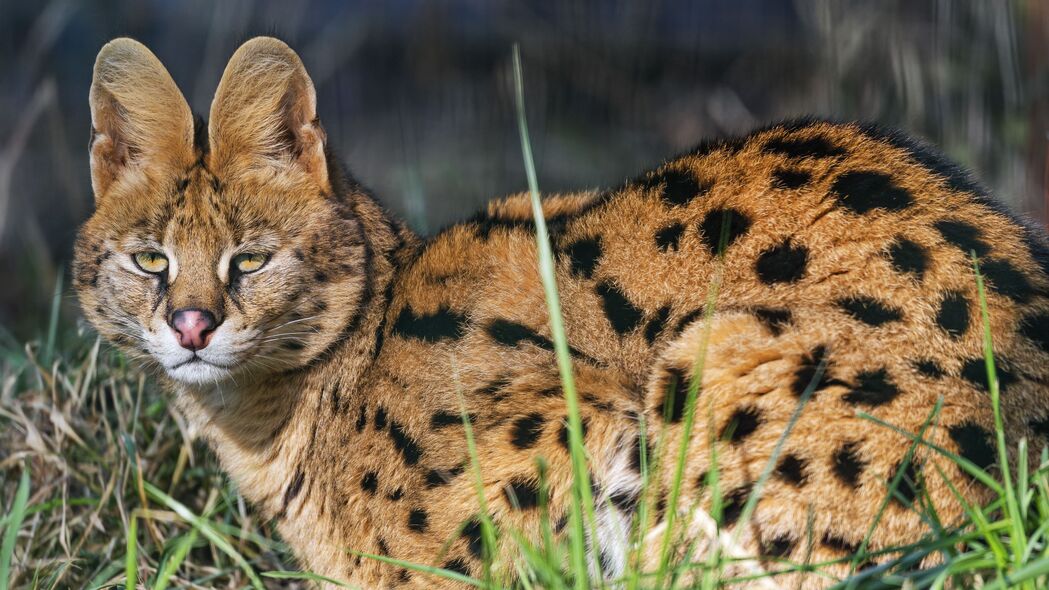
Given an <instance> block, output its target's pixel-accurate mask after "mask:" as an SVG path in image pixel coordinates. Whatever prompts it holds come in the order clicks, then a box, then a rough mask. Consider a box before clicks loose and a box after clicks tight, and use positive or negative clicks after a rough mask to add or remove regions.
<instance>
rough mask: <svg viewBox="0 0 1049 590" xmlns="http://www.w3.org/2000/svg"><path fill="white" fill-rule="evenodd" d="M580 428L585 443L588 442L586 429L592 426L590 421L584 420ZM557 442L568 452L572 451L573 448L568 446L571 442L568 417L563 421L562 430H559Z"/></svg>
mask: <svg viewBox="0 0 1049 590" xmlns="http://www.w3.org/2000/svg"><path fill="white" fill-rule="evenodd" d="M580 426H581V427H582V429H581V430H580V432H579V433H580V434H581V435H582V438H583V442H586V429H587V428H588V427H589V426H590V420H588V419H586V418H583V419H582V421H581V422H580ZM557 441H558V442H559V443H561V446H562V447H564V449H565V450H566V451H568V450H571V448H572V447H571V446H570V445H569V444H568V442H569V441H568V417H567V416H566V417H565V418H564V419H563V420H562V421H561V430H559V431H558V433H557Z"/></svg>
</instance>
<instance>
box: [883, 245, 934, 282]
mask: <svg viewBox="0 0 1049 590" xmlns="http://www.w3.org/2000/svg"><path fill="white" fill-rule="evenodd" d="M889 262H890V263H891V264H892V267H893V268H894V269H896V271H897V272H902V273H908V274H912V275H914V276H915V277H916V278H917V279H918V280H921V279H922V278H923V277H924V276H925V270H926V269H927V268H929V253H928V252H926V250H925V248H924V247H923V246H922V245H921V244H918V243H916V242H912V241H910V240H908V239H907V238H900V239H898V240H896V241H895V242H893V243H892V245H891V246H889Z"/></svg>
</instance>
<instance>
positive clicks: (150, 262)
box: [133, 252, 168, 275]
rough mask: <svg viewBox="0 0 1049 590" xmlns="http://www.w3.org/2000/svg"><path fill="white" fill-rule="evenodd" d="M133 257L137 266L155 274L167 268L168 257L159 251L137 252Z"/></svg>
mask: <svg viewBox="0 0 1049 590" xmlns="http://www.w3.org/2000/svg"><path fill="white" fill-rule="evenodd" d="M133 258H134V259H135V264H136V265H137V266H138V267H139V268H141V269H142V270H144V271H146V272H148V273H151V274H155V275H157V274H160V273H162V272H164V271H166V270H167V269H168V257H167V256H164V255H163V254H161V253H160V252H137V253H136V254H135V255H134V257H133Z"/></svg>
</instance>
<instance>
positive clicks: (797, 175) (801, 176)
mask: <svg viewBox="0 0 1049 590" xmlns="http://www.w3.org/2000/svg"><path fill="white" fill-rule="evenodd" d="M811 180H812V175H811V174H809V173H808V172H806V171H804V170H786V169H783V168H780V169H777V170H776V171H774V172H773V173H772V186H773V187H774V188H780V189H786V190H794V189H799V188H801V187H803V186H805V185H806V184H808V183H809V181H811Z"/></svg>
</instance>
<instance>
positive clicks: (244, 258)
mask: <svg viewBox="0 0 1049 590" xmlns="http://www.w3.org/2000/svg"><path fill="white" fill-rule="evenodd" d="M267 260H269V256H266V255H265V254H255V253H252V252H245V253H243V254H237V255H236V256H234V257H233V268H234V269H236V270H237V271H238V272H242V273H249V272H255V271H257V270H259V269H260V268H262V265H263V264H266V261H267Z"/></svg>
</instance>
